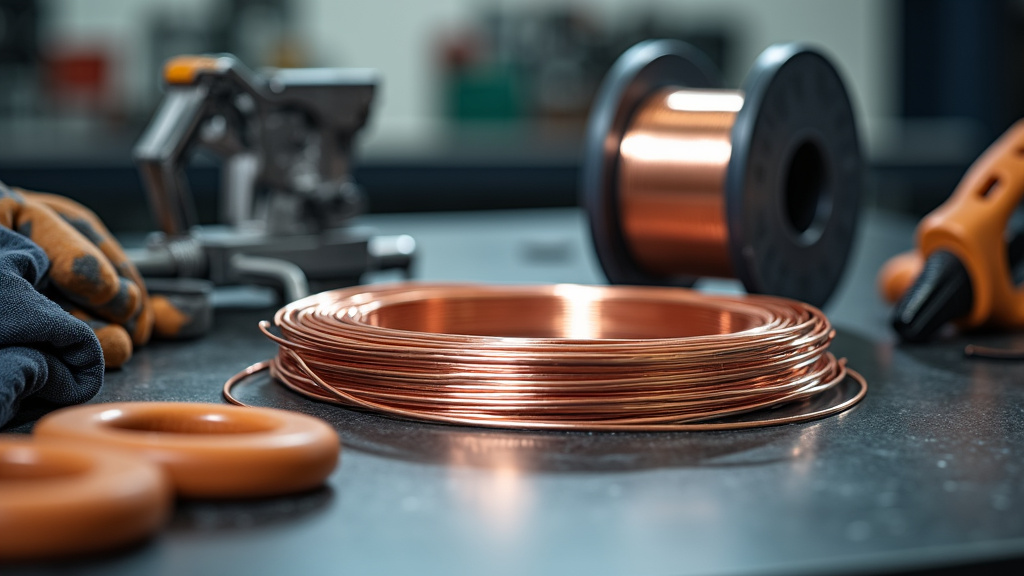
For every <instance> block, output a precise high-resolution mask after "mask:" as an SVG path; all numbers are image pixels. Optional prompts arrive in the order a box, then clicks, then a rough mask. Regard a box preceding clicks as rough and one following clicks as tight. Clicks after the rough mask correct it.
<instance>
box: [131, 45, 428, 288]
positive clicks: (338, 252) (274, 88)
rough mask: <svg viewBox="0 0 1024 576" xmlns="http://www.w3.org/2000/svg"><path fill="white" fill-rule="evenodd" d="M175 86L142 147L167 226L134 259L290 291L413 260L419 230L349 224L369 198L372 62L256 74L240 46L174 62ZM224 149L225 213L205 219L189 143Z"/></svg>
mask: <svg viewBox="0 0 1024 576" xmlns="http://www.w3.org/2000/svg"><path fill="white" fill-rule="evenodd" d="M164 80H165V82H166V85H167V91H166V95H165V97H164V100H163V102H162V103H161V105H160V108H159V110H158V111H157V113H156V115H155V116H154V117H153V120H152V121H151V123H150V125H149V127H148V128H147V129H146V131H145V133H144V134H143V136H142V138H141V139H140V140H139V142H138V143H137V145H136V147H135V150H134V156H135V160H136V163H137V164H138V166H139V170H140V172H141V174H142V177H143V181H144V183H145V186H146V189H147V192H148V194H149V199H150V205H151V206H152V209H153V213H154V216H155V217H156V219H157V222H158V224H159V226H160V228H161V230H162V233H163V234H162V235H161V236H157V237H155V238H154V239H152V241H151V242H150V245H149V246H148V247H147V250H146V251H145V252H143V253H139V252H136V253H135V254H133V258H134V259H135V260H136V263H137V265H139V267H140V269H141V270H142V273H143V274H144V275H152V276H198V277H206V278H209V279H210V280H212V281H213V282H215V283H217V284H236V283H257V284H269V285H272V286H275V287H277V288H279V289H280V290H281V291H282V292H283V293H284V297H285V298H286V299H295V298H298V297H301V296H303V295H305V292H307V291H308V286H306V283H307V282H314V283H323V284H324V285H325V286H326V285H338V284H347V283H353V282H356V281H358V279H359V277H360V276H361V275H362V274H363V273H364V272H366V271H368V270H374V269H381V268H402V269H404V270H406V271H408V269H409V267H410V265H411V263H412V258H413V255H414V253H415V242H414V241H413V240H412V238H409V237H407V236H406V237H402V238H401V239H400V240H399V239H396V238H374V236H373V233H372V231H371V230H368V229H365V228H357V227H351V226H348V225H347V224H348V221H349V219H350V218H352V217H353V216H355V215H357V214H359V213H361V212H362V211H363V209H364V206H365V200H364V195H363V193H362V191H361V190H360V189H359V187H358V186H357V185H356V184H355V183H354V182H353V181H352V179H351V151H352V142H353V139H354V137H355V135H356V133H357V132H358V131H359V129H361V128H362V127H363V125H364V124H365V123H366V119H367V116H368V115H369V110H370V103H371V101H372V99H373V94H374V91H375V90H376V85H377V76H376V73H375V72H373V71H372V70H363V69H328V68H324V69H293V70H271V71H268V72H266V73H263V74H256V73H253V72H252V71H250V70H249V69H247V68H246V67H245V66H244V65H243V64H242V63H241V62H239V61H238V59H237V58H235V57H234V56H231V55H218V56H182V57H178V58H174V59H172V60H170V61H169V62H168V63H167V66H166V67H165V69H164ZM198 147H204V148H207V149H209V150H211V151H213V152H214V153H216V154H218V155H220V156H223V157H224V158H225V165H224V184H223V186H222V195H221V218H222V220H223V221H224V222H225V226H219V227H200V226H198V219H197V217H196V210H195V204H194V201H193V199H192V195H191V193H190V192H189V189H188V182H187V180H186V179H185V176H184V166H185V164H186V162H187V159H188V157H189V155H190V153H191V152H192V151H193V150H194V149H196V148H198Z"/></svg>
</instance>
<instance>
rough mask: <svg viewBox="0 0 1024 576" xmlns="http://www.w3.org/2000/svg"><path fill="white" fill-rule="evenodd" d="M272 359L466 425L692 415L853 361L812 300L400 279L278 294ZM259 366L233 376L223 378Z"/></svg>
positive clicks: (641, 426)
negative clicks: (281, 299) (839, 353)
mask: <svg viewBox="0 0 1024 576" xmlns="http://www.w3.org/2000/svg"><path fill="white" fill-rule="evenodd" d="M274 324H275V325H276V326H277V327H278V329H279V330H280V332H281V335H280V336H276V335H274V334H272V333H271V332H270V330H269V323H266V322H264V323H261V325H260V327H261V329H262V330H263V331H264V333H265V334H266V335H267V336H268V337H270V338H271V339H273V340H274V341H275V342H277V343H278V344H279V345H280V349H279V353H278V355H277V356H276V357H275V358H274V359H272V360H271V361H270V362H269V363H268V364H267V366H269V369H270V370H271V374H272V375H273V376H274V377H275V378H276V379H277V380H279V381H280V382H281V383H282V384H284V385H285V386H287V387H288V388H290V389H292V390H294V391H296V392H298V393H300V394H304V395H306V396H308V397H311V398H313V399H316V400H321V401H325V402H332V403H336V404H340V405H342V406H346V407H350V408H358V409H366V410H371V411H375V412H381V413H384V414H388V415H392V416H397V417H403V418H412V419H417V420H426V421H432V422H444V423H451V424H467V425H475V426H489V427H503V428H530V429H553V430H565V429H583V430H697V429H720V428H740V427H750V426H756V425H766V424H779V423H783V422H790V421H800V420H806V419H810V418H815V417H820V416H823V415H825V414H826V413H834V412H837V411H841V410H843V409H845V408H847V407H849V406H851V405H853V404H854V403H856V402H857V401H858V400H859V399H860V397H862V396H863V388H864V386H863V384H862V386H861V388H862V389H861V391H860V393H859V394H857V395H856V397H854V398H852V399H850V400H848V401H845V402H843V403H842V404H840V405H837V406H834V407H832V408H830V409H829V410H828V411H825V412H822V411H818V412H813V413H808V414H803V415H798V416H790V417H786V418H780V419H776V420H772V419H768V420H761V421H758V422H756V423H751V422H745V423H739V422H731V423H730V422H724V423H723V422H708V421H712V420H716V419H720V418H723V417H726V416H732V415H736V414H742V413H746V412H750V411H753V410H758V409H761V408H766V407H770V406H775V405H779V404H783V403H790V402H799V401H801V400H805V399H809V398H812V397H814V396H816V395H818V394H821V393H823V392H825V391H827V390H829V389H831V388H833V387H834V386H836V385H837V384H838V383H840V382H841V381H843V380H844V379H845V378H846V377H847V376H852V377H853V378H855V379H857V380H858V381H860V382H862V379H860V377H859V375H857V374H856V373H854V372H852V371H851V370H849V369H847V368H846V365H845V361H837V360H836V358H835V357H834V356H833V355H832V354H831V353H830V352H828V347H829V344H830V342H831V340H832V338H833V336H834V331H833V329H832V327H831V325H830V324H829V322H828V319H827V318H826V317H825V316H824V314H822V313H821V311H820V310H818V309H817V308H814V307H813V306H810V305H807V304H802V303H799V302H796V301H792V300H787V299H783V298H776V297H769V296H747V297H738V298H734V297H726V296H714V295H707V294H701V293H697V292H693V291H690V290H686V289H682V288H658V287H592V286H577V285H551V286H476V285H458V284H417V283H410V284H398V285H393V286H387V287H377V286H371V287H355V288H349V289H343V290H335V291H331V292H325V293H322V294H318V295H315V296H311V297H309V298H305V299H303V300H299V301H297V302H294V303H292V304H289V305H288V306H285V307H284V308H282V309H280V310H279V311H278V312H277V314H276V315H275V318H274ZM262 367H263V366H257V367H253V368H251V369H250V370H249V371H247V372H243V373H241V374H239V375H238V376H236V377H235V378H232V379H231V380H229V381H228V383H226V385H225V396H226V397H227V398H228V399H229V400H231V401H233V402H236V403H240V402H237V400H234V398H233V397H232V395H231V387H232V386H234V385H235V384H237V383H238V381H239V380H240V379H241V378H243V377H244V376H246V375H247V374H249V373H251V372H253V371H255V370H257V369H259V368H262Z"/></svg>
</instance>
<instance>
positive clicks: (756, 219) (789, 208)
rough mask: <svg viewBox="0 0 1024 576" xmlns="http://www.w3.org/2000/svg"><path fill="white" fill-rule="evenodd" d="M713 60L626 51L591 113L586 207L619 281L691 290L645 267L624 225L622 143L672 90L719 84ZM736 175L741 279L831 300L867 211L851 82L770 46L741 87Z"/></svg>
mask: <svg viewBox="0 0 1024 576" xmlns="http://www.w3.org/2000/svg"><path fill="white" fill-rule="evenodd" d="M707 70H708V65H707V63H706V59H705V58H703V56H702V55H701V54H700V53H699V52H697V51H696V50H695V49H694V48H692V47H689V46H687V45H685V44H683V43H681V42H676V41H666V40H655V41H648V42H643V43H640V44H638V45H636V46H634V47H633V48H630V49H629V50H627V51H626V52H625V53H624V54H623V55H622V56H621V57H620V58H619V60H618V61H617V62H616V64H615V65H614V66H613V67H612V69H611V71H610V72H609V73H608V76H607V77H606V78H605V81H604V83H603V85H602V87H601V91H600V92H599V95H598V98H597V100H596V103H595V106H594V109H593V110H592V112H591V116H590V121H589V125H588V130H587V139H586V143H585V149H584V163H583V173H582V179H581V189H582V200H583V203H584V205H585V206H586V208H587V211H588V214H589V216H590V223H591V231H592V233H593V237H594V245H595V247H596V249H597V254H598V257H599V259H600V261H601V265H602V267H603V268H604V271H605V274H606V275H607V276H608V279H609V281H611V282H612V283H616V284H656V285H681V286H685V285H689V284H691V283H692V280H693V279H692V278H687V277H685V276H680V277H675V276H673V277H664V276H658V275H655V274H651V273H649V272H648V271H646V270H643V269H642V268H641V267H640V266H639V265H638V264H637V263H636V262H635V260H634V259H633V258H632V256H631V254H630V252H629V250H628V246H627V244H626V242H625V239H624V238H623V235H622V229H621V225H620V223H619V222H620V220H619V204H618V164H619V152H618V149H619V143H620V142H621V140H622V137H623V134H624V133H625V131H626V129H627V128H628V126H629V122H630V120H631V119H632V115H633V112H635V110H636V109H637V107H638V106H639V105H640V104H641V103H642V102H643V101H644V100H645V99H646V98H647V97H648V96H650V95H651V94H653V93H654V92H655V91H657V90H658V89H659V88H662V87H665V86H678V87H680V88H708V87H714V86H713V84H714V81H713V80H712V78H714V75H713V73H709V72H707ZM742 92H743V96H744V103H743V107H742V108H741V109H740V111H739V113H738V114H737V116H736V121H735V124H734V125H733V128H732V134H731V137H730V139H731V142H732V155H731V158H730V160H729V165H728V168H727V170H726V180H725V190H724V194H725V207H726V209H725V211H726V214H725V222H726V225H727V227H728V237H729V241H728V249H729V254H730V259H731V264H732V268H733V272H734V274H735V275H736V277H737V278H739V279H740V280H741V281H742V282H743V284H744V286H745V287H746V289H747V291H748V292H752V293H763V294H774V295H778V296H786V297H789V298H794V299H797V300H801V301H803V302H807V303H809V304H813V305H815V306H821V305H823V304H824V303H825V302H826V301H827V300H828V298H829V296H831V294H832V293H833V291H834V290H835V288H836V286H837V284H838V283H839V279H840V277H841V276H842V272H843V269H844V268H845V266H846V260H847V257H848V256H849V252H850V248H851V246H852V244H853V237H854V232H855V230H856V224H857V219H858V213H859V208H860V195H861V187H862V159H861V153H860V145H859V141H858V137H857V127H856V123H855V120H854V114H853V108H852V105H851V103H850V99H849V96H848V95H847V92H846V89H845V87H844V85H843V82H842V79H841V78H840V77H839V74H838V72H837V71H836V69H835V68H834V67H833V66H832V64H831V63H830V62H829V61H828V60H827V59H826V58H825V57H824V56H822V55H821V54H820V53H818V52H816V51H815V50H813V49H811V48H809V47H807V46H805V45H803V44H796V43H793V44H779V45H775V46H771V47H769V48H768V49H767V50H765V51H764V52H763V53H762V54H761V55H760V56H759V57H758V59H757V61H756V62H755V63H754V66H753V68H752V70H751V72H750V74H749V75H748V76H747V79H746V81H745V83H744V85H743V89H742Z"/></svg>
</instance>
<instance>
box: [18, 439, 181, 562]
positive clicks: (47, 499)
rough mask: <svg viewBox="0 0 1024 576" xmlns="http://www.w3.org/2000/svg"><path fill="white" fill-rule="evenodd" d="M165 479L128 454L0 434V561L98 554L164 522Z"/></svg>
mask: <svg viewBox="0 0 1024 576" xmlns="http://www.w3.org/2000/svg"><path fill="white" fill-rule="evenodd" d="M172 503H173V492H172V490H171V484H170V482H169V480H168V478H167V476H166V474H164V472H163V471H162V470H161V469H160V468H159V467H157V466H154V465H153V464H151V463H149V462H147V461H145V460H142V459H139V458H133V457H132V456H131V455H130V454H124V453H121V452H116V451H113V450H106V449H103V448H102V447H97V446H83V445H81V444H78V443H74V442H66V441H55V440H30V439H29V438H28V437H27V436H26V437H7V438H2V439H0V534H3V537H2V538H0V560H39V559H47V558H53V557H58V556H69V555H74V554H82V553H86V552H98V551H101V550H109V549H112V548H117V547H120V546H125V545H128V544H131V543H134V542H137V541H140V540H142V539H144V538H146V537H147V536H149V535H151V534H153V533H154V532H156V531H157V530H158V529H159V528H160V527H161V526H163V524H164V523H165V522H166V520H167V518H168V517H169V515H170V511H171V505H172Z"/></svg>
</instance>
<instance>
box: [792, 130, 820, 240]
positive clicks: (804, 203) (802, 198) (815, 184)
mask: <svg viewBox="0 0 1024 576" xmlns="http://www.w3.org/2000/svg"><path fill="white" fill-rule="evenodd" d="M824 191H825V159H824V157H823V156H822V154H821V149H820V148H819V147H818V145H817V144H815V143H814V142H811V141H810V140H808V141H806V142H804V143H803V144H801V145H800V146H799V147H798V148H797V149H796V152H795V153H794V154H793V159H792V160H791V161H790V163H789V172H788V173H787V174H786V216H787V218H788V219H789V225H790V226H792V227H793V230H794V231H795V232H796V233H797V234H804V233H805V232H807V230H808V229H810V228H811V225H812V224H814V221H815V220H816V219H817V218H816V217H817V216H818V213H819V211H821V204H823V198H822V196H823V195H824Z"/></svg>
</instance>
